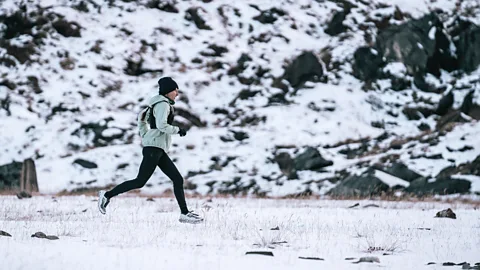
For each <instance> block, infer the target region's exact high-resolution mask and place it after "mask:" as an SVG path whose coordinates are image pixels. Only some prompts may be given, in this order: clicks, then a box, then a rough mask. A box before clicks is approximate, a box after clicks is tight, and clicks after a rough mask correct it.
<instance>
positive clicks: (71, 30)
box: [52, 18, 82, 37]
mask: <svg viewBox="0 0 480 270" xmlns="http://www.w3.org/2000/svg"><path fill="white" fill-rule="evenodd" d="M52 26H53V28H55V30H57V32H58V33H59V34H60V35H62V36H64V37H81V36H82V35H81V34H80V29H81V27H80V25H79V24H78V23H76V22H68V21H66V20H64V19H62V18H60V19H58V20H56V21H55V22H53V23H52Z"/></svg>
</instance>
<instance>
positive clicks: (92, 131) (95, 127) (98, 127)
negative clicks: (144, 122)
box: [71, 118, 128, 147]
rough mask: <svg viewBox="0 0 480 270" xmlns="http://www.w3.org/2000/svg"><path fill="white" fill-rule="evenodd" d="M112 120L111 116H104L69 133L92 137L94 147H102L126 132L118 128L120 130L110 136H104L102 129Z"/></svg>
mask: <svg viewBox="0 0 480 270" xmlns="http://www.w3.org/2000/svg"><path fill="white" fill-rule="evenodd" d="M112 120H113V118H106V119H103V120H102V121H99V122H96V123H86V124H82V125H81V126H80V127H79V128H77V129H76V130H74V131H73V132H72V133H71V135H75V136H78V137H82V136H85V137H86V138H90V137H93V139H92V143H93V145H94V146H95V147H103V146H107V145H110V144H111V143H112V142H113V141H114V140H116V139H121V138H123V137H124V136H125V134H126V132H125V130H123V129H119V130H121V131H122V132H120V133H118V134H115V135H112V136H104V134H103V131H105V130H106V129H107V128H109V127H108V123H109V122H110V121H112ZM92 135H93V136H92ZM125 140H128V138H126V139H125Z"/></svg>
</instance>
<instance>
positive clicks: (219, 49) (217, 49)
mask: <svg viewBox="0 0 480 270" xmlns="http://www.w3.org/2000/svg"><path fill="white" fill-rule="evenodd" d="M208 50H209V51H203V52H200V55H202V56H207V57H220V56H222V55H223V54H224V53H227V52H228V49H227V47H224V46H218V45H215V44H212V45H210V46H208Z"/></svg>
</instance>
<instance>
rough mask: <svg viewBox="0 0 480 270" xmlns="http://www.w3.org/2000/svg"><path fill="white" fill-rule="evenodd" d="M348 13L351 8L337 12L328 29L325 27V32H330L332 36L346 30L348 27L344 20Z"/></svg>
mask: <svg viewBox="0 0 480 270" xmlns="http://www.w3.org/2000/svg"><path fill="white" fill-rule="evenodd" d="M348 13H349V10H345V11H344V10H342V11H337V12H335V14H334V15H333V18H332V20H331V21H330V22H329V23H328V25H327V29H325V33H327V34H329V35H330V36H336V35H338V34H340V33H343V32H345V31H346V30H347V27H346V26H345V25H343V21H344V20H345V18H346V17H347V15H348Z"/></svg>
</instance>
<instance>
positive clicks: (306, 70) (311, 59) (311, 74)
mask: <svg viewBox="0 0 480 270" xmlns="http://www.w3.org/2000/svg"><path fill="white" fill-rule="evenodd" d="M322 76H323V68H322V65H321V64H320V62H319V61H318V58H317V57H316V56H315V55H314V54H313V53H312V52H304V53H302V54H301V55H299V56H298V57H297V58H296V59H295V60H293V62H292V63H291V64H290V65H289V66H288V67H287V68H286V69H285V73H284V74H283V76H282V78H283V79H286V80H287V81H288V82H290V85H291V86H292V87H293V88H296V89H298V88H301V87H302V86H303V85H304V84H305V82H307V81H311V82H318V81H320V79H321V78H322Z"/></svg>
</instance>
